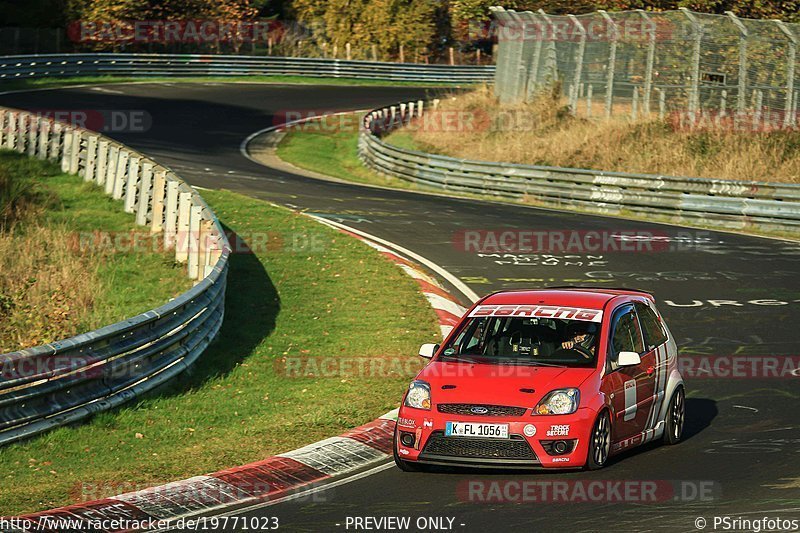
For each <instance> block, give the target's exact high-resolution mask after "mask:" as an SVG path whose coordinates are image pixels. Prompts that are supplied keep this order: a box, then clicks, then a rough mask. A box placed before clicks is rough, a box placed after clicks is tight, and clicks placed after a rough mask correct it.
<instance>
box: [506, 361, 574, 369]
mask: <svg viewBox="0 0 800 533" xmlns="http://www.w3.org/2000/svg"><path fill="white" fill-rule="evenodd" d="M497 364H499V365H519V366H551V367H554V368H568V367H567V365H557V364H555V363H542V362H541V361H524V360H519V359H513V360H510V361H498V363H497Z"/></svg>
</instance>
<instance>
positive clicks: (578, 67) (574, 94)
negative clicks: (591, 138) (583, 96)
mask: <svg viewBox="0 0 800 533" xmlns="http://www.w3.org/2000/svg"><path fill="white" fill-rule="evenodd" d="M567 16H568V17H569V19H570V20H571V21H572V24H573V25H574V26H575V29H576V30H577V31H578V34H579V35H580V41H579V42H578V51H577V52H576V53H575V74H574V76H573V78H572V83H573V87H574V89H573V90H572V91H571V94H570V97H569V108H570V110H571V111H572V114H573V115H577V114H578V87H580V84H581V78H582V76H583V55H584V52H585V51H586V28H584V27H583V25H582V24H581V23H580V21H578V18H577V17H576V16H575V15H567Z"/></svg>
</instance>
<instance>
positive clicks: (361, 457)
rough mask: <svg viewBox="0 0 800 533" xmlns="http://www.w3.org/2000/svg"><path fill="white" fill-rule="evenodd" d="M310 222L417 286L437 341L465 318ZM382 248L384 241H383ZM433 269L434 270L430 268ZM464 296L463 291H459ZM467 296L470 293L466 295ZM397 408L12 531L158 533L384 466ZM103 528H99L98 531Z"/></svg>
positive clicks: (433, 287)
mask: <svg viewBox="0 0 800 533" xmlns="http://www.w3.org/2000/svg"><path fill="white" fill-rule="evenodd" d="M313 218H314V219H315V220H317V221H319V222H321V223H323V224H326V225H328V226H330V227H333V228H336V229H338V230H339V231H342V232H344V233H347V234H348V235H351V236H353V237H355V238H357V239H360V240H362V241H364V242H365V243H366V244H368V245H369V246H371V247H373V248H375V249H376V250H378V251H379V252H380V253H381V254H383V255H384V256H385V257H387V258H388V259H390V260H391V261H392V262H394V263H395V264H397V265H398V266H399V267H400V268H402V269H403V270H404V271H405V272H406V273H408V275H409V276H411V277H412V278H413V279H414V280H416V281H417V283H418V284H419V285H420V288H421V290H422V293H423V294H424V295H425V297H426V298H427V299H428V302H430V304H431V307H433V309H434V310H435V311H436V314H437V315H438V317H439V326H440V328H441V331H442V336H443V337H445V336H447V334H448V333H450V331H451V330H452V329H453V327H454V326H455V325H456V323H457V322H458V320H459V319H460V318H461V316H462V315H463V314H464V313H465V312H466V308H464V307H463V306H462V305H461V304H460V303H459V302H458V300H456V299H455V298H454V297H453V296H451V295H450V294H449V293H448V292H447V290H445V289H444V288H443V287H442V285H441V284H439V282H438V281H436V279H434V278H433V277H432V276H430V275H428V274H427V273H425V272H424V271H423V270H422V269H421V268H420V267H419V266H418V265H417V264H416V263H414V262H413V261H412V260H410V259H408V258H406V257H404V256H403V255H401V254H400V253H399V252H396V251H394V250H392V249H390V248H388V247H387V246H384V245H383V244H380V243H377V242H373V240H371V239H370V238H369V237H365V236H364V234H363V232H358V233H354V231H355V230H352V231H351V228H346V227H342V226H341V225H340V224H336V223H333V222H330V221H326V220H325V219H323V218H320V217H313ZM384 242H385V241H384ZM437 270H438V269H437ZM461 290H463V289H461ZM467 296H468V297H471V295H470V294H467ZM396 420H397V409H395V410H394V411H390V412H389V413H386V414H385V415H383V416H381V417H380V418H377V419H375V420H373V421H372V422H369V423H368V424H364V425H363V426H359V427H357V428H355V429H352V430H350V431H347V432H346V433H343V434H342V435H339V436H338V437H331V438H328V439H325V440H322V441H319V442H315V443H313V444H309V445H308V446H303V447H302V448H298V449H297V450H292V451H289V452H285V453H281V454H279V455H276V456H274V457H270V458H268V459H264V460H263V461H258V462H255V463H251V464H248V465H244V466H238V467H234V468H229V469H227V470H222V471H220V472H215V473H213V474H208V475H205V476H196V477H192V478H189V479H185V480H182V481H175V482H172V483H167V484H165V485H161V486H158V487H151V488H148V489H144V490H139V491H136V492H130V493H127V494H121V495H119V496H114V497H111V498H106V499H103V500H97V501H91V502H85V503H78V504H74V505H70V506H67V507H61V508H58V509H51V510H49V511H43V512H40V513H35V514H31V515H26V516H23V517H19V519H18V521H17V524H19V525H18V526H17V527H18V529H17V530H18V531H22V532H31V533H32V532H34V531H36V532H55V531H85V530H87V529H92V530H93V531H105V532H115V531H127V530H129V529H130V527H131V526H130V524H134V523H138V524H150V525H149V527H151V528H165V527H169V524H170V523H172V524H175V523H177V522H178V520H180V519H182V518H191V517H195V516H198V517H199V516H204V515H208V514H210V513H213V512H214V511H216V510H220V511H221V510H223V509H227V508H236V507H247V506H251V505H256V504H259V503H263V502H268V501H272V500H276V499H278V498H280V497H282V496H285V495H287V494H288V493H289V492H291V491H294V490H296V489H298V488H301V487H304V486H307V485H311V484H314V483H319V482H321V481H326V480H328V479H331V478H333V477H337V476H343V475H346V474H348V473H351V472H353V471H355V470H358V469H361V468H364V467H366V466H369V465H371V464H374V463H378V462H380V461H384V460H386V459H387V458H388V457H390V456H391V454H392V438H393V434H394V427H395V422H396ZM99 524H103V527H100V528H98V527H97V525H99Z"/></svg>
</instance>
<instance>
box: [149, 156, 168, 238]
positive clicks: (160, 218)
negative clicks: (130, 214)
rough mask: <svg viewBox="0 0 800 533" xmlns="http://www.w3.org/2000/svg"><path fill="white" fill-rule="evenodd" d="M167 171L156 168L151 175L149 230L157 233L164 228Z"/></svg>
mask: <svg viewBox="0 0 800 533" xmlns="http://www.w3.org/2000/svg"><path fill="white" fill-rule="evenodd" d="M166 193H167V171H166V170H165V169H163V168H158V169H156V171H155V176H154V177H153V216H152V217H150V231H151V232H153V233H158V232H159V231H161V230H162V229H164V207H165V201H166V198H167V194H166Z"/></svg>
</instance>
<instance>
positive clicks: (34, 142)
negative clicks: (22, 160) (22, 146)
mask: <svg viewBox="0 0 800 533" xmlns="http://www.w3.org/2000/svg"><path fill="white" fill-rule="evenodd" d="M41 122H42V118H41V117H37V116H36V115H30V116H29V117H28V146H27V148H28V156H29V157H33V156H35V155H36V147H37V146H38V144H39V139H38V136H39V132H40V131H41V127H40V124H41Z"/></svg>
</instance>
